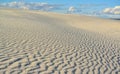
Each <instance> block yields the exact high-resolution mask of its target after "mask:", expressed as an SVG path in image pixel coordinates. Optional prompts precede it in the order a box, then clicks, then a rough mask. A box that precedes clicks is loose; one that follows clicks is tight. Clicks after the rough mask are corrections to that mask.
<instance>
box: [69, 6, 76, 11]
mask: <svg viewBox="0 0 120 74" xmlns="http://www.w3.org/2000/svg"><path fill="white" fill-rule="evenodd" d="M75 10H76V9H75V7H73V6H71V7H69V9H68V12H74V11H75Z"/></svg>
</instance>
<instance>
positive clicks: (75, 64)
mask: <svg viewBox="0 0 120 74" xmlns="http://www.w3.org/2000/svg"><path fill="white" fill-rule="evenodd" d="M119 73H120V22H119V21H115V20H108V19H100V18H96V17H88V16H82V15H72V14H71V15H67V14H57V13H51V12H40V11H30V10H17V9H5V8H1V9H0V74H119Z"/></svg>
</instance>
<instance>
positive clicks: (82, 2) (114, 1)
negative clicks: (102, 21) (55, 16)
mask: <svg viewBox="0 0 120 74" xmlns="http://www.w3.org/2000/svg"><path fill="white" fill-rule="evenodd" d="M20 1H23V2H24V3H27V4H28V3H31V2H35V4H28V5H25V4H20V3H16V4H15V3H11V2H20ZM0 3H1V4H3V3H6V6H8V7H10V6H11V5H15V6H16V5H17V4H18V5H17V7H19V6H20V7H21V6H22V7H23V6H24V7H26V6H29V9H38V10H39V9H40V10H49V11H55V12H62V13H66V12H67V11H72V12H74V13H79V14H88V15H95V14H96V15H104V14H101V13H102V12H103V11H104V10H105V13H107V14H106V15H108V14H109V15H112V17H113V15H115V14H116V13H117V15H115V17H116V16H117V17H119V16H120V14H119V13H120V7H118V6H120V0H0ZM7 3H8V4H7ZM37 3H47V4H46V5H45V4H37ZM4 5H5V4H4ZM35 5H37V7H34V6H35ZM41 5H42V6H41ZM15 6H12V7H15ZM33 7H34V8H33Z"/></svg>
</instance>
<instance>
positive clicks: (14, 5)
mask: <svg viewBox="0 0 120 74" xmlns="http://www.w3.org/2000/svg"><path fill="white" fill-rule="evenodd" d="M0 6H4V7H11V8H20V9H32V10H43V11H50V10H54V9H59V8H60V6H61V5H57V4H48V3H39V2H36V3H24V2H10V3H2V4H0Z"/></svg>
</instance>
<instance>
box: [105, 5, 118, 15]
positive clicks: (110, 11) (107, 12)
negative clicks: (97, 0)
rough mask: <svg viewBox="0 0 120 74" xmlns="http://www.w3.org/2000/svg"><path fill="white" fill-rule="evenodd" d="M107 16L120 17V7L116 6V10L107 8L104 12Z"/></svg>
mask: <svg viewBox="0 0 120 74" xmlns="http://www.w3.org/2000/svg"><path fill="white" fill-rule="evenodd" d="M103 12H104V13H106V14H114V15H120V6H115V7H114V8H106V9H104V10H103Z"/></svg>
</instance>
